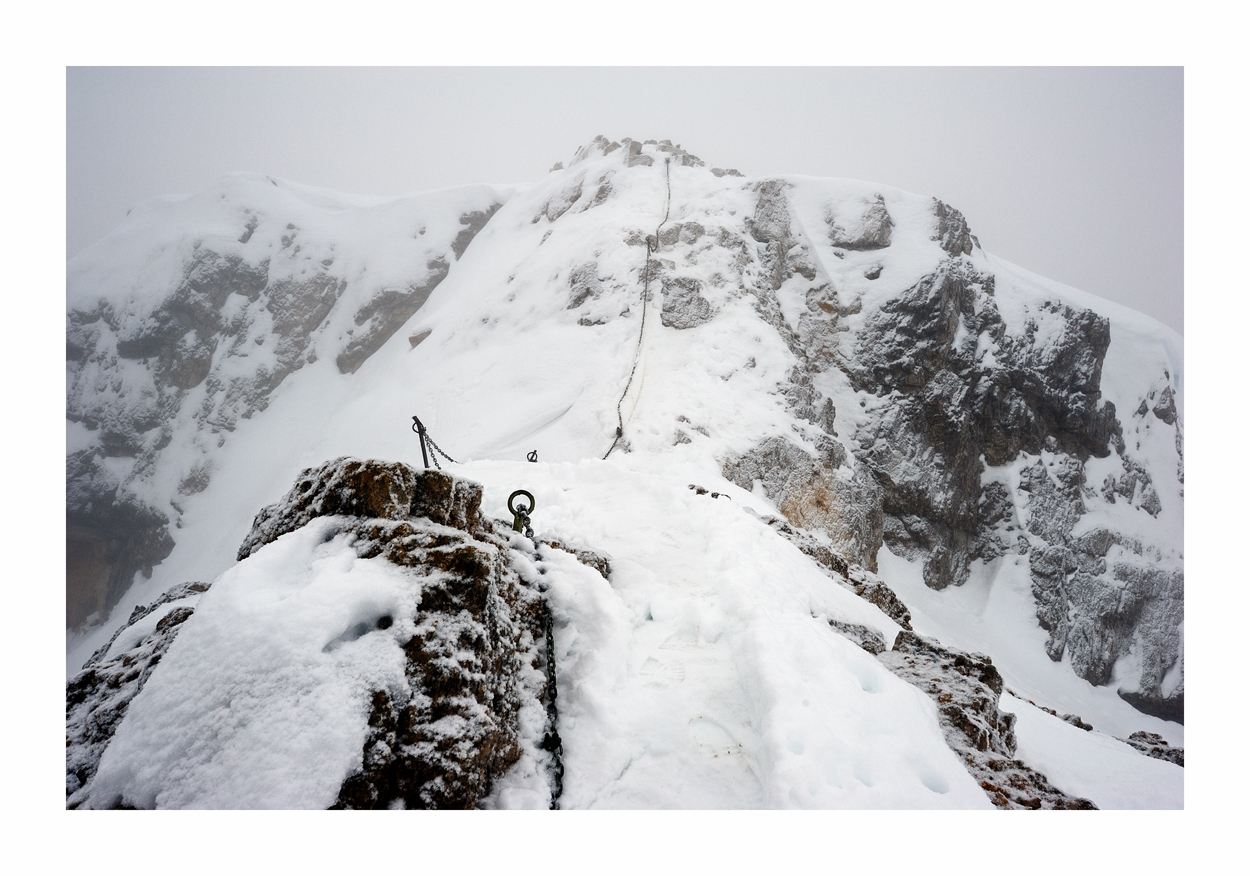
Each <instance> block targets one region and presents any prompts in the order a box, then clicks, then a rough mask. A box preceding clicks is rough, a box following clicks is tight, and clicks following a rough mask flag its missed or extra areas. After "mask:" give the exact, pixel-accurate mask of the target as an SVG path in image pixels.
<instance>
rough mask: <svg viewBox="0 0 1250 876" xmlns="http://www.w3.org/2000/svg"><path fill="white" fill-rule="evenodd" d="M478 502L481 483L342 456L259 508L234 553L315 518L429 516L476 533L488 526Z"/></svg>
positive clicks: (242, 552) (242, 555)
mask: <svg viewBox="0 0 1250 876" xmlns="http://www.w3.org/2000/svg"><path fill="white" fill-rule="evenodd" d="M481 503H482V488H481V486H479V485H478V484H475V483H473V482H472V481H466V480H462V479H460V478H455V477H452V476H451V475H449V474H446V473H444V472H441V471H438V470H435V469H425V470H419V469H415V468H413V467H412V466H410V465H407V464H405V463H402V462H384V461H381V460H375V459H371V460H360V459H353V458H351V457H347V456H344V457H340V458H338V459H335V460H331V461H330V462H325V463H322V464H321V465H320V466H317V467H315V468H306V469H304V470H303V471H302V472H300V476H299V477H298V478H297V479H296V482H295V486H294V487H293V488H292V489H291V491H290V492H288V493H287V494H286V496H285V497H283V499H282V500H281V501H279V502H277V503H275V504H273V505H267V506H266V507H264V508H262V509H261V510H260V512H259V513H258V514H257V515H256V519H255V521H254V522H253V523H252V530H251V532H249V533H248V535H247V537H246V538H245V539H244V540H243V544H242V545H241V546H240V547H239V553H238V557H237V558H238V559H239V560H243V559H246V558H247V557H249V556H251V555H252V554H253V553H254V552H255V551H256V550H257V549H258V548H260V547H261V546H263V545H266V544H268V543H269V542H271V541H273V540H274V539H276V538H278V537H279V536H282V535H285V534H286V533H288V532H294V531H295V530H296V529H299V528H300V527H301V526H303V525H304V524H305V523H307V522H308V521H310V520H312V519H313V518H315V517H329V516H335V515H346V516H350V517H370V518H381V519H383V520H406V519H408V518H409V517H414V516H415V517H427V518H429V519H430V520H432V521H433V522H435V523H437V524H439V525H441V526H451V527H455V528H457V529H463V530H465V531H467V532H476V531H478V530H480V529H482V527H484V526H485V525H486V524H485V521H484V520H483V518H482V516H481Z"/></svg>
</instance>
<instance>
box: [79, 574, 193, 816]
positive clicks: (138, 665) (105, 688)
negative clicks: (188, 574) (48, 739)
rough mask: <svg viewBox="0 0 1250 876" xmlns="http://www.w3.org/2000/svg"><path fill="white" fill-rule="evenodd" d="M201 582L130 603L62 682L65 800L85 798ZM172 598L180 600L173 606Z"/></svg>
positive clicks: (184, 618)
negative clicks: (147, 622)
mask: <svg viewBox="0 0 1250 876" xmlns="http://www.w3.org/2000/svg"><path fill="white" fill-rule="evenodd" d="M209 586H210V585H208V584H206V583H204V582H202V581H193V582H191V583H188V584H180V585H178V586H177V587H174V588H171V589H170V590H167V591H166V592H165V593H164V594H162V595H161V596H160V598H158V599H157V600H156V601H155V602H152V603H151V604H149V605H146V606H135V610H134V611H133V612H131V615H130V619H129V620H127V622H126V623H125V624H124V625H123V626H121V627H120V628H118V630H117V632H115V633H113V636H112V638H110V639H109V641H108V643H107V644H105V645H104V646H103V647H101V648H100V649H99V650H97V651H96V652H95V653H94V654H92V655H91V657H90V659H89V660H87V662H86V664H84V665H83V668H82V669H81V670H80V671H79V672H78V673H77V674H76V675H75V676H74V677H73V678H71V679H70V680H69V682H68V683H67V684H66V686H65V805H66V808H67V809H77V808H78V807H79V806H81V805H82V804H83V802H84V801H85V800H86V799H87V796H88V794H89V792H90V785H91V781H92V779H94V778H95V774H96V770H97V769H98V768H99V766H100V758H101V757H102V756H103V755H104V749H105V748H107V747H108V744H109V742H111V741H112V739H113V734H114V733H115V732H116V731H117V728H118V726H119V725H120V724H121V722H122V719H123V718H124V717H125V716H126V712H127V710H128V709H129V708H130V703H131V702H132V701H133V700H134V698H135V697H136V696H138V694H139V692H140V691H141V690H143V686H144V684H146V683H147V680H148V678H149V677H150V676H151V675H152V672H153V671H154V670H155V669H156V667H157V666H158V664H159V663H160V662H161V658H162V657H164V656H165V652H166V651H168V650H169V646H170V645H171V644H172V643H173V641H174V638H175V637H176V636H177V635H178V633H179V631H180V630H181V629H182V625H183V623H185V622H186V621H187V620H188V619H189V618H190V617H191V615H192V614H194V611H195V609H194V604H195V602H196V601H197V600H198V598H199V597H200V596H201V595H202V594H204V593H205V592H206V591H207V590H208V589H209ZM173 602H182V603H183V604H181V605H178V606H173V607H168V606H170V604H171V603H173ZM161 609H165V611H164V616H163V617H161V618H160V619H159V620H158V621H157V622H156V625H155V627H154V628H153V629H152V630H150V631H148V632H147V633H146V634H145V635H142V636H141V637H140V638H139V639H138V641H136V642H135V643H133V644H131V645H130V647H128V648H126V649H125V650H124V651H120V652H118V653H116V654H110V653H109V652H110V651H111V649H112V647H113V645H114V643H116V642H117V640H118V638H119V637H121V636H123V635H132V634H133V633H132V630H133V628H134V627H135V625H136V624H138V623H139V622H140V621H142V620H143V619H144V618H146V617H148V616H149V615H151V614H153V613H156V612H158V611H160V610H161Z"/></svg>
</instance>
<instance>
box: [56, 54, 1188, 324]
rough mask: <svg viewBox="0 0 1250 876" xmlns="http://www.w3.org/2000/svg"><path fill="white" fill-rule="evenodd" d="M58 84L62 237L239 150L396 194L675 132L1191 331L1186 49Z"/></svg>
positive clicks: (292, 172)
mask: <svg viewBox="0 0 1250 876" xmlns="http://www.w3.org/2000/svg"><path fill="white" fill-rule="evenodd" d="M66 90H67V93H66V201H67V204H66V207H67V215H66V253H67V255H73V254H74V253H76V252H78V251H80V250H81V249H82V248H83V247H85V246H87V245H89V244H91V243H93V242H94V241H95V240H97V239H99V238H100V237H102V236H104V235H105V234H107V233H108V232H109V231H110V230H111V229H112V228H114V227H115V226H116V225H118V224H119V223H120V222H121V221H122V219H123V218H124V216H125V214H126V211H127V210H128V209H129V208H130V207H132V206H133V205H134V204H136V203H138V202H140V201H143V200H145V199H148V198H152V197H156V196H158V195H165V194H175V193H191V192H195V191H198V190H200V189H203V188H205V187H207V186H208V185H210V183H211V182H212V181H213V180H214V179H215V178H216V177H218V176H220V175H221V174H223V173H229V172H232V171H258V172H263V173H267V174H270V175H272V176H278V177H284V178H286V179H289V180H294V181H297V182H302V183H308V184H310V185H317V186H324V187H327V188H332V189H337V190H341V191H347V192H355V193H362V194H378V195H387V194H396V195H398V194H404V193H408V192H414V191H422V190H427V189H435V188H443V187H447V186H456V185H465V184H471V183H507V182H524V181H530V180H536V179H538V178H540V177H541V176H542V175H543V174H545V173H546V172H547V170H548V169H549V168H550V167H551V165H552V164H554V163H555V162H556V161H565V162H567V161H568V159H569V158H570V157H571V156H572V154H573V152H574V151H575V150H576V149H577V147H578V146H580V145H582V144H584V143H586V142H587V141H589V140H590V139H591V138H592V137H593V136H594V135H596V134H604V135H605V136H607V137H609V138H612V139H620V138H621V137H625V136H629V137H634V138H635V139H639V140H644V139H664V138H668V139H671V140H673V142H675V143H680V144H681V145H682V146H684V147H685V148H686V149H688V150H689V151H691V152H693V153H694V154H696V155H698V156H699V157H700V158H702V159H704V160H705V161H707V162H708V163H709V164H713V165H717V166H721V167H734V168H737V169H738V170H740V171H742V172H743V173H744V174H746V175H747V176H763V175H767V174H782V173H796V174H809V175H812V176H829V177H849V178H854V179H862V180H870V181H873V182H877V183H881V184H885V185H891V186H896V187H898V188H902V189H906V190H908V191H912V192H916V193H919V194H924V195H934V196H937V197H939V198H941V199H942V200H944V201H946V202H947V203H949V204H951V205H953V206H955V207H957V208H958V209H960V210H961V211H963V213H964V214H965V216H966V217H967V218H968V221H969V224H970V225H971V226H972V230H973V232H974V233H975V234H977V236H978V237H979V238H980V240H981V244H982V245H983V246H984V247H985V249H987V250H988V251H990V252H992V253H994V254H995V255H998V256H1000V257H1002V258H1005V259H1007V260H1008V261H1012V262H1015V263H1016V264H1019V265H1021V266H1022V267H1025V268H1028V269H1030V270H1032V271H1035V272H1037V273H1039V274H1043V275H1045V276H1047V277H1050V278H1053V279H1055V280H1059V281H1061V282H1064V283H1068V284H1070V285H1073V286H1077V287H1079V288H1082V289H1085V290H1086V291H1089V292H1092V293H1094V294H1096V295H1100V296H1102V297H1105V298H1109V299H1111V300H1114V301H1118V302H1120V303H1122V304H1125V305H1127V306H1129V307H1132V308H1134V309H1137V310H1140V311H1143V312H1145V313H1148V314H1150V315H1151V316H1154V317H1155V318H1157V319H1159V320H1161V321H1162V322H1164V323H1166V324H1168V325H1170V326H1172V327H1173V328H1174V329H1176V330H1177V331H1182V332H1183V330H1184V323H1183V318H1184V310H1183V279H1184V266H1183V230H1184V224H1183V194H1184V193H1183V157H1184V156H1183V102H1182V97H1183V75H1182V70H1181V68H1179V67H1164V68H1159V67H1154V68H1106V67H1103V68H1071V67H1068V68H828V67H826V68H637V67H634V68H607V69H603V68H598V69H595V68H592V69H585V68H568V67H564V68H498V67H495V68H416V69H386V68H364V69H361V68H346V69H345V68H337V69H335V68H331V69H325V68H322V69H306V68H69V69H68V70H67V75H66Z"/></svg>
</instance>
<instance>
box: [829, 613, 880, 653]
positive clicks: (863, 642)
mask: <svg viewBox="0 0 1250 876" xmlns="http://www.w3.org/2000/svg"><path fill="white" fill-rule="evenodd" d="M829 626H831V627H833V628H834V629H835V630H837V631H838V633H839V634H840V635H842V636H845V637H846V638H848V639H850V640H851V641H852V642H854V643H855V644H856V645H858V646H859V647H861V648H863V649H864V650H865V651H867V652H868V653H869V654H880V653H881V652H882V651H884V650H885V639H884V638H883V637H882V635H881V634H880V633H878V632H877V631H876V630H874V629H871V628H870V627H866V626H864V625H863V624H853V623H849V622H847V621H840V620H834V619H832V618H830V620H829Z"/></svg>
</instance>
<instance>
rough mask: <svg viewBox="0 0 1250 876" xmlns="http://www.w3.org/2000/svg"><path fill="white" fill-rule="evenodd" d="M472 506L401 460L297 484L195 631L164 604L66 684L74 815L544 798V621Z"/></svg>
mask: <svg viewBox="0 0 1250 876" xmlns="http://www.w3.org/2000/svg"><path fill="white" fill-rule="evenodd" d="M480 501H481V488H480V487H479V486H478V485H476V484H473V483H470V482H466V481H463V480H458V479H456V478H453V477H451V476H450V475H446V474H443V473H441V472H436V471H417V470H415V469H412V468H411V467H409V466H406V465H403V464H402V463H381V462H377V461H360V460H351V459H340V460H335V461H332V462H329V463H326V464H325V465H323V466H320V467H319V468H317V469H309V470H306V471H304V472H303V473H301V475H300V478H299V482H298V483H297V484H296V486H295V487H294V488H293V489H292V490H291V491H290V493H288V495H287V496H286V497H285V498H284V499H283V500H282V501H281V502H279V503H277V504H275V505H272V506H269V507H267V508H265V509H263V510H262V511H261V513H260V514H259V515H257V519H256V522H255V525H254V527H253V529H252V532H251V534H250V535H249V537H248V539H247V541H246V542H245V543H244V545H243V546H242V548H241V549H240V551H239V555H240V560H241V561H243V562H240V564H239V565H238V566H236V567H235V569H234V570H232V574H228V575H227V576H226V577H224V578H222V579H220V580H219V581H218V583H217V586H216V588H215V589H214V590H213V592H212V597H211V599H208V600H207V601H202V603H201V606H200V607H199V611H200V616H199V617H198V618H197V622H196V624H195V625H194V626H191V627H188V628H186V630H185V631H184V632H182V633H181V635H179V632H180V630H179V629H178V627H179V625H181V624H183V623H184V622H185V621H186V620H187V619H189V618H190V617H191V615H192V613H193V610H192V608H190V607H184V606H181V605H180V604H178V605H177V607H175V608H173V609H172V610H170V611H168V612H166V613H165V615H164V617H162V618H161V619H160V621H158V622H157V623H156V625H155V628H154V631H153V632H152V633H149V634H148V635H147V636H145V637H144V638H142V639H141V641H140V642H139V644H138V645H136V646H133V647H131V648H130V649H129V650H127V651H125V652H120V653H119V654H113V653H111V652H106V653H105V654H103V655H100V656H99V657H98V658H97V659H95V660H93V662H92V664H91V665H90V666H89V667H88V668H87V669H86V670H84V672H83V673H82V674H80V675H79V676H78V677H76V678H75V679H74V680H73V681H72V682H71V684H70V696H69V701H70V704H71V706H72V708H69V709H67V714H68V717H67V724H68V725H69V726H70V727H71V728H72V729H73V730H75V731H76V732H74V733H72V734H71V736H70V740H69V741H70V743H71V744H70V745H69V748H68V759H69V766H70V768H69V769H68V770H67V781H66V794H67V798H68V800H69V802H70V804H71V805H75V806H76V805H81V804H85V805H87V806H91V807H95V808H99V807H116V806H122V807H136V806H137V807H144V808H150V807H154V806H160V807H168V806H180V807H222V806H227V807H229V806H240V805H243V806H249V807H282V806H309V805H320V806H323V807H333V808H352V809H359V808H367V809H373V808H386V807H395V806H403V807H406V808H469V807H473V806H475V805H477V804H478V803H479V802H480V801H482V800H483V798H485V797H486V796H487V795H488V794H489V793H490V792H491V790H492V788H493V785H494V783H495V781H496V780H497V779H498V778H500V777H501V776H504V775H505V774H508V773H509V772H510V771H512V770H513V769H514V768H515V767H518V764H519V765H520V769H519V772H520V773H522V774H523V775H524V776H525V777H527V778H529V779H530V781H529V786H528V787H527V788H526V789H525V790H527V791H528V792H529V793H531V794H533V795H536V797H537V798H538V801H539V802H540V803H547V802H550V801H551V800H552V799H554V798H555V797H557V796H558V789H559V769H560V764H559V760H558V751H559V737H558V735H557V734H556V732H555V728H554V727H553V726H550V722H549V720H548V718H549V715H551V716H552V717H553V716H554V712H553V711H551V710H550V709H549V708H548V704H552V703H553V701H554V691H550V690H548V676H547V674H546V652H545V644H546V632H545V631H546V628H547V626H548V625H547V623H546V622H545V609H544V606H543V603H542V599H541V597H540V595H539V594H538V592H537V591H536V590H535V589H533V588H532V587H530V586H529V585H527V584H525V583H524V582H523V581H522V580H521V579H520V578H519V577H518V575H517V572H516V569H515V564H514V563H513V561H512V560H511V557H510V548H509V546H508V542H507V540H506V538H505V535H504V533H503V531H502V530H497V527H495V526H494V525H492V524H491V523H490V522H488V521H486V520H484V519H483V518H482V517H481V515H480V513H479V504H480ZM279 542H280V544H278V543H279ZM279 569H281V570H282V572H280V573H278V574H275V572H278V570H279ZM191 589H193V590H195V591H196V592H195V594H194V595H197V596H198V595H199V592H200V591H201V590H203V589H206V588H204V587H203V585H200V587H199V588H196V587H195V585H192V587H191ZM183 596H184V594H182V592H181V591H174V592H171V594H169V596H168V597H167V599H168V600H169V604H170V605H171V606H172V605H175V603H180V602H181V601H182V600H183ZM156 607H157V606H155V605H154V606H152V607H151V608H150V609H149V612H150V611H152V610H154V609H155V608H156ZM144 616H146V615H144V614H143V613H141V612H136V617H135V618H134V619H132V621H131V624H130V625H129V626H128V627H127V628H126V629H127V630H130V629H132V628H134V627H135V626H136V622H137V621H138V620H139V619H140V618H142V617H144ZM137 635H138V633H131V634H129V635H128V636H127V638H134V637H135V636H137ZM175 636H177V639H176V641H175ZM171 643H172V647H171ZM120 647H121V646H120V645H119V644H118V643H116V642H115V643H113V650H114V651H116V650H118V649H119V648H120ZM158 663H159V664H160V672H159V674H158V675H156V676H155V679H154V680H153V681H152V683H151V684H150V685H145V682H147V681H148V680H149V677H150V676H151V675H152V672H153V670H154V669H155V668H156V665H157V664H158ZM123 667H129V671H126V670H125V669H123ZM118 682H120V684H119V683H118ZM140 693H142V694H143V696H142V697H140V696H139V694H140ZM123 715H124V716H126V717H127V718H128V720H127V721H125V722H122V721H121V718H122V716H123ZM105 718H107V720H105ZM522 761H524V762H523V763H521V762H522ZM511 784H512V785H514V786H515V785H517V778H516V777H515V776H514V777H513V778H512V779H511ZM513 792H514V793H517V789H516V788H513Z"/></svg>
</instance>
